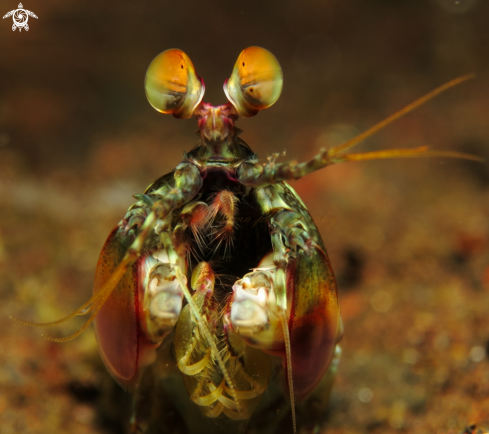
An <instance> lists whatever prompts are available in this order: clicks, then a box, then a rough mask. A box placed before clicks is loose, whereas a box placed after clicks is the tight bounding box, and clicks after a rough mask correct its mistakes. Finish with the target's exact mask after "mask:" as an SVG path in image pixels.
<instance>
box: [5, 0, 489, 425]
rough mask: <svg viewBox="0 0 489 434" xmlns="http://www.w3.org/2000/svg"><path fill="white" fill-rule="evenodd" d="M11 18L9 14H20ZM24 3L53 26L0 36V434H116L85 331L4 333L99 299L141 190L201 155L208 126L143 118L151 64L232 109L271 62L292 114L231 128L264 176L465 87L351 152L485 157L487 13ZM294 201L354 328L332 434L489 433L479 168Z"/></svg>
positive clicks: (395, 164) (414, 7) (403, 169)
mask: <svg viewBox="0 0 489 434" xmlns="http://www.w3.org/2000/svg"><path fill="white" fill-rule="evenodd" d="M0 6H1V8H0V14H1V15H2V16H3V15H4V14H6V13H7V12H8V11H10V10H12V9H16V8H17V0H16V1H13V0H12V1H5V0H1V1H0ZM24 7H25V8H26V9H28V10H31V11H32V12H34V13H35V14H36V15H37V16H38V17H39V18H38V19H34V18H32V17H30V18H29V26H30V29H29V31H28V32H25V31H22V32H21V33H19V32H18V31H15V32H13V31H12V30H11V29H12V18H11V17H9V18H6V19H4V20H2V21H0V327H1V331H2V334H1V338H0V426H1V432H2V433H6V434H8V433H18V432H29V433H58V432H67V431H69V432H72V433H77V434H78V433H95V432H97V433H107V432H123V431H121V428H120V427H119V424H118V423H117V419H118V418H119V415H118V413H117V403H116V402H115V398H114V399H108V398H107V396H108V393H111V392H110V390H111V380H110V379H109V378H108V377H107V376H106V374H105V373H104V368H103V366H101V362H100V361H99V357H98V354H97V350H96V344H95V340H94V337H93V332H92V331H91V330H90V331H87V332H86V333H85V334H84V335H83V336H82V337H80V338H78V339H77V340H75V341H73V342H70V343H67V344H54V343H50V342H48V341H46V340H44V339H42V338H41V337H40V336H39V334H40V333H39V330H36V329H30V328H27V327H23V326H21V325H19V324H16V323H14V322H12V321H11V320H9V319H8V316H9V315H15V316H18V317H21V318H24V319H29V320H39V321H49V320H53V319H56V318H58V317H61V316H63V315H65V314H66V313H68V312H69V311H70V310H73V309H75V308H76V307H78V306H79V305H81V304H82V303H83V302H84V301H85V300H87V299H88V298H89V296H90V293H91V285H92V281H93V275H94V270H95V265H96V260H97V257H98V253H99V251H100V249H101V247H102V245H103V242H104V240H105V237H106V236H107V234H108V233H109V231H110V229H111V228H112V227H113V226H114V225H115V224H116V223H117V222H118V221H119V220H120V218H122V216H123V215H124V213H125V210H126V209H127V207H128V206H129V205H131V203H132V202H133V201H134V199H132V197H131V196H132V194H135V193H140V192H142V191H143V190H144V189H145V187H146V186H147V185H148V184H149V183H151V182H152V181H153V180H154V179H156V178H157V177H159V176H160V175H162V174H163V173H166V172H168V171H170V170H171V169H172V168H173V167H175V166H176V164H177V163H178V162H179V161H180V159H181V155H182V152H183V150H189V149H191V148H192V146H193V145H194V144H195V142H196V140H197V138H196V137H195V136H194V135H193V133H194V131H195V130H196V123H195V121H194V120H188V121H178V120H176V119H174V118H173V117H172V116H164V115H161V114H159V113H157V112H156V111H154V110H153V109H152V108H151V107H150V105H149V104H148V103H147V101H146V98H145V94H144V88H143V80H144V74H145V71H146V68H147V66H148V65H149V63H150V62H151V60H152V59H153V58H154V57H155V56H156V55H157V54H158V53H159V52H161V51H163V50H165V49H168V48H181V49H183V50H184V51H185V52H186V53H187V54H188V55H189V56H190V58H191V59H192V61H193V63H194V65H195V67H196V70H197V72H198V74H199V75H200V76H202V77H203V78H204V80H205V83H206V89H207V90H206V96H205V97H204V100H206V101H209V102H212V103H214V104H222V103H224V102H225V97H224V93H223V91H222V84H223V82H224V80H225V79H226V78H227V77H228V76H229V74H230V73H231V70H232V67H233V65H234V62H235V60H236V58H237V56H238V54H239V53H240V51H241V50H242V49H244V48H245V47H248V46H250V45H259V46H263V47H265V48H267V49H269V50H270V51H272V52H273V53H274V54H275V55H276V57H277V58H278V59H279V61H280V63H281V65H282V69H283V72H284V90H283V93H282V96H281V98H280V100H279V101H278V102H277V103H276V104H275V106H273V107H272V108H271V109H269V110H266V111H264V112H262V113H260V114H259V115H258V116H256V117H255V118H251V119H245V120H240V121H239V122H238V126H239V127H240V128H242V129H243V130H244V133H243V135H242V136H241V137H242V138H243V139H244V140H245V141H246V142H247V143H248V144H249V145H250V146H251V147H252V148H253V149H254V150H255V151H256V152H258V153H259V155H260V156H261V157H262V158H263V159H265V158H266V157H267V156H268V155H270V154H271V153H273V152H282V151H284V150H286V151H287V158H297V159H298V160H304V159H306V158H310V157H312V156H313V155H314V153H315V152H316V151H317V150H318V149H319V148H320V147H323V146H324V147H327V146H333V145H335V144H338V143H340V142H342V141H344V140H347V139H348V138H351V137H352V136H354V135H355V134H358V133H359V132H362V131H363V130H365V129H367V128H368V127H370V126H372V125H373V124H375V123H376V122H378V121H380V120H382V119H383V118H385V117H387V116H388V115H390V114H392V113H393V112H394V111H396V110H398V109H400V108H401V107H403V106H404V105H406V104H408V103H409V102H411V101H413V100H414V99H416V98H418V97H420V96H422V95H423V94H425V93H427V92H429V91H430V90H432V89H433V88H435V87H437V86H439V85H440V84H442V83H444V82H446V81H448V80H450V79H452V78H455V77H457V76H460V75H464V74H466V73H471V72H473V73H475V74H476V75H477V77H476V78H475V79H474V80H471V81H469V82H466V83H464V84H462V85H460V86H458V87H456V88H454V89H451V90H449V91H448V92H447V93H445V94H443V95H441V96H439V97H437V98H436V99H435V100H433V101H431V102H429V103H428V104H427V105H425V106H424V107H422V108H420V109H418V110H417V111H416V112H414V113H412V114H410V115H408V116H407V117H406V118H404V119H402V120H400V121H397V122H396V123H395V124H394V125H391V126H389V127H388V128H387V129H386V130H384V131H382V132H380V133H379V134H377V135H376V136H375V137H373V138H371V139H369V140H368V141H367V143H366V144H364V145H361V146H359V147H358V149H359V150H375V149H384V148H388V147H416V146H421V145H426V144H428V145H430V146H431V147H432V148H433V149H446V150H455V151H461V152H470V153H474V154H477V155H480V156H483V157H485V158H486V160H487V159H489V122H488V119H489V56H488V53H489V48H488V47H489V31H488V24H487V23H488V17H489V3H488V2H487V1H486V0H459V1H453V0H452V1H448V0H424V1H421V0H410V1H408V0H404V1H403V0H396V1H394V0H363V1H361V0H341V1H340V0H323V1H320V0H308V1H301V2H299V1H287V0H282V1H276V0H270V1H268V0H261V1H246V2H244V1H243V2H233V1H229V0H228V1H220V0H216V1H178V2H177V1H172V2H170V1H159V2H157V1H143V2H138V3H136V2H115V1H103V2H82V1H76V0H68V1H63V2H59V1H38V0H29V1H27V0H26V3H24ZM294 187H295V188H296V189H297V191H298V193H299V194H300V195H301V196H302V197H303V199H304V201H305V203H306V204H307V206H308V207H309V209H310V211H311V214H312V215H313V217H314V218H315V219H316V221H317V225H318V227H319V229H320V230H321V233H322V235H323V238H324V240H325V243H326V246H327V248H328V251H329V254H330V257H331V260H332V264H333V268H334V269H335V272H336V275H337V279H338V284H339V287H340V298H341V303H342V313H343V317H344V320H345V338H344V343H343V345H342V347H343V351H344V352H343V360H342V364H341V366H340V372H339V376H338V381H337V386H336V388H335V391H334V392H333V396H332V402H331V406H330V418H329V422H328V425H327V426H326V428H325V429H326V431H327V432H330V433H338V434H339V433H347V432H376V433H390V432H396V431H399V430H400V432H409V433H417V434H418V433H448V432H451V433H459V432H461V431H462V430H463V429H464V427H465V426H468V425H470V424H473V423H476V424H478V426H479V427H481V428H484V427H485V428H489V394H488V386H489V363H488V358H487V357H486V356H485V354H486V353H487V352H488V351H489V319H488V315H487V306H488V305H489V268H488V266H489V254H488V249H489V224H488V217H489V188H488V187H489V170H488V165H487V162H486V163H473V162H466V161H454V160H449V159H445V158H433V159H426V160H399V161H380V162H367V163H351V164H344V165H338V166H335V167H331V168H328V169H326V170H324V171H321V172H319V173H316V174H313V175H310V176H309V177H307V178H305V179H303V180H300V181H298V182H296V183H294ZM75 323H76V321H75ZM75 327H76V324H68V325H66V326H63V327H61V328H60V330H51V331H50V332H51V335H66V334H69V333H70V332H71V331H73V330H74V329H75ZM108 391H109V392H108ZM118 399H119V398H118ZM108 401H111V402H112V404H113V405H112V408H111V406H109V405H107V402H108ZM121 424H123V423H121Z"/></svg>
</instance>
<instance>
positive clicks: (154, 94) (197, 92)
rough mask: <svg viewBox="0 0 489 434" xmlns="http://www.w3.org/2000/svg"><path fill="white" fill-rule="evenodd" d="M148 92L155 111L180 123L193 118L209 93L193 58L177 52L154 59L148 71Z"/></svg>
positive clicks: (174, 50) (145, 83)
mask: <svg viewBox="0 0 489 434" xmlns="http://www.w3.org/2000/svg"><path fill="white" fill-rule="evenodd" d="M144 88H145V90H146V97H147V98H148V101H149V103H150V104H151V105H152V106H153V108H154V109H156V110H158V111H159V112H161V113H171V114H173V116H175V117H176V118H179V119H188V118H190V117H192V114H193V112H194V110H195V107H197V105H198V104H199V103H200V101H201V100H202V97H203V96H204V90H205V86H204V81H203V80H202V79H201V78H200V77H199V76H198V75H197V73H196V72H195V68H194V65H193V63H192V61H191V60H190V58H189V57H188V56H187V55H186V54H185V53H184V52H183V51H182V50H178V49H176V48H172V49H170V50H166V51H163V52H162V53H160V54H158V55H157V56H156V57H155V58H154V59H153V61H152V62H151V64H150V65H149V67H148V70H147V71H146V78H145V82H144Z"/></svg>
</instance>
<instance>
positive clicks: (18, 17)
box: [13, 9, 29, 27]
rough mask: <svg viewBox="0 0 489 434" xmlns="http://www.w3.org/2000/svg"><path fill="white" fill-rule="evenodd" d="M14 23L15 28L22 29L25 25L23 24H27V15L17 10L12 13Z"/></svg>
mask: <svg viewBox="0 0 489 434" xmlns="http://www.w3.org/2000/svg"><path fill="white" fill-rule="evenodd" d="M13 18H14V23H15V25H16V26H18V27H23V26H24V25H25V23H27V20H28V19H29V17H28V16H27V13H26V11H25V10H23V9H17V10H16V11H15V12H14V17H13Z"/></svg>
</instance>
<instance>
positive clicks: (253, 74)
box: [224, 47, 283, 117]
mask: <svg viewBox="0 0 489 434" xmlns="http://www.w3.org/2000/svg"><path fill="white" fill-rule="evenodd" d="M282 85H283V75H282V68H280V64H279V63H278V60H277V59H276V57H275V56H274V55H273V54H272V53H270V51H268V50H265V49H264V48H261V47H248V48H246V49H245V50H243V51H242V52H241V54H240V55H239V57H238V60H237V61H236V64H235V65H234V69H233V72H232V73H231V77H229V79H228V80H226V81H225V82H224V92H225V93H226V96H227V98H228V100H229V101H230V102H231V104H233V106H234V107H235V108H236V111H237V112H238V114H239V115H240V116H243V117H250V116H254V115H256V114H257V113H258V112H259V111H260V110H262V109H264V108H268V107H270V106H271V105H272V104H274V103H275V102H276V101H277V100H278V98H279V96H280V93H281V92H282Z"/></svg>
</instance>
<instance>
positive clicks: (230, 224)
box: [207, 190, 239, 256]
mask: <svg viewBox="0 0 489 434" xmlns="http://www.w3.org/2000/svg"><path fill="white" fill-rule="evenodd" d="M238 201H239V199H238V198H237V197H236V196H235V195H234V193H232V192H231V191H228V190H222V191H220V192H218V193H217V194H216V195H215V196H214V198H213V199H212V204H211V205H210V207H209V215H208V217H207V219H208V227H209V228H212V232H211V233H210V234H211V236H212V237H213V238H214V240H216V241H217V245H216V247H215V250H218V249H219V248H220V246H221V245H222V244H224V256H227V255H228V254H229V253H230V250H231V247H232V246H233V241H234V239H233V235H234V228H235V227H236V221H235V215H236V212H237V204H238ZM218 215H220V216H221V217H222V220H221V221H220V224H219V225H213V222H214V221H215V219H216V218H217V216H218Z"/></svg>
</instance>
